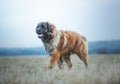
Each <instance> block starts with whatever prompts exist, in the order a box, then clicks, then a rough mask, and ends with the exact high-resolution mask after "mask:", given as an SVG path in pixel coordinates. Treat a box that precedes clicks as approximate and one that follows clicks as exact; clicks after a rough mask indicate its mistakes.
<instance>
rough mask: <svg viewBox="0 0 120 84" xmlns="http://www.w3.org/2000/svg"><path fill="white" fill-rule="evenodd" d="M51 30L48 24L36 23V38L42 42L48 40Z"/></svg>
mask: <svg viewBox="0 0 120 84" xmlns="http://www.w3.org/2000/svg"><path fill="white" fill-rule="evenodd" d="M52 32H53V30H52V28H51V25H50V24H49V23H48V22H41V23H38V25H37V27H36V33H37V34H38V38H41V39H42V40H43V41H45V40H48V39H50V37H51V36H50V34H49V33H52Z"/></svg>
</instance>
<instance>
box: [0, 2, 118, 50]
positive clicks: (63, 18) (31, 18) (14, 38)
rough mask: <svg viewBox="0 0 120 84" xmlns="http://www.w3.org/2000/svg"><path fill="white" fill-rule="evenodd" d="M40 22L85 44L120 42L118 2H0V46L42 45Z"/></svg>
mask: <svg viewBox="0 0 120 84" xmlns="http://www.w3.org/2000/svg"><path fill="white" fill-rule="evenodd" d="M42 21H48V22H50V23H53V24H55V25H56V28H57V29H59V30H72V31H76V32H78V33H79V34H82V35H84V36H86V38H87V40H88V41H104V40H120V0H0V47H10V48H11V47H39V46H42V45H43V44H42V42H41V40H40V39H38V38H37V34H36V33H35V28H36V25H37V23H38V22H42Z"/></svg>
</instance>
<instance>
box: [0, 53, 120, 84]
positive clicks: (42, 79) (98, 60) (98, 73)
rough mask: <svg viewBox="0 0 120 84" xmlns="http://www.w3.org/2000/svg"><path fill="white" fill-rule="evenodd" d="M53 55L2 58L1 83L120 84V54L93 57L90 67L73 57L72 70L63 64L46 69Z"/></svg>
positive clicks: (90, 59) (0, 61) (0, 59)
mask: <svg viewBox="0 0 120 84" xmlns="http://www.w3.org/2000/svg"><path fill="white" fill-rule="evenodd" d="M48 59H49V56H44V57H43V56H16V57H14V56H8V57H3V56H1V57H0V84H120V55H117V54H116V55H115V54H114V55H91V56H89V67H88V69H87V68H86V67H85V65H84V64H83V62H82V61H81V60H80V59H79V58H78V57H77V56H71V60H72V63H73V67H72V69H71V70H69V69H68V68H67V65H66V64H65V63H64V64H63V69H62V70H60V69H59V68H58V67H57V66H55V67H54V68H53V69H51V70H47V71H46V70H45V65H46V64H47V63H48Z"/></svg>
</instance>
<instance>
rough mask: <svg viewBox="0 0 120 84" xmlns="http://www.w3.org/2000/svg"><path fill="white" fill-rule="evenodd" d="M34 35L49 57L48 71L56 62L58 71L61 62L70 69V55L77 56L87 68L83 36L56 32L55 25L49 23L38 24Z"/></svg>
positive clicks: (86, 51) (68, 32)
mask: <svg viewBox="0 0 120 84" xmlns="http://www.w3.org/2000/svg"><path fill="white" fill-rule="evenodd" d="M36 33H37V34H38V38H40V39H41V40H42V42H43V43H44V46H45V50H46V52H47V53H48V54H49V55H50V56H51V57H50V61H49V65H48V67H47V68H48V69H49V68H52V67H53V66H54V65H55V63H56V62H57V65H58V67H59V68H60V69H61V68H62V67H61V65H62V64H63V62H66V63H67V65H68V67H69V68H72V63H71V60H70V55H71V54H76V55H78V57H79V58H80V59H81V60H82V61H83V62H84V64H85V65H86V67H87V66H88V59H87V55H88V49H87V45H86V44H87V43H86V38H85V37H84V36H82V35H79V34H78V33H76V32H73V31H62V30H57V29H56V27H55V25H54V24H52V23H49V22H40V23H38V24H37V27H36Z"/></svg>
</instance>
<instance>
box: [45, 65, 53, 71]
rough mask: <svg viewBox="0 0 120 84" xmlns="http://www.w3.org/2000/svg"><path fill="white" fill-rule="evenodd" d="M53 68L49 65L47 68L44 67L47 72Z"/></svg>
mask: <svg viewBox="0 0 120 84" xmlns="http://www.w3.org/2000/svg"><path fill="white" fill-rule="evenodd" d="M52 68H53V66H49V65H47V66H45V67H44V69H45V71H47V70H49V69H52Z"/></svg>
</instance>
